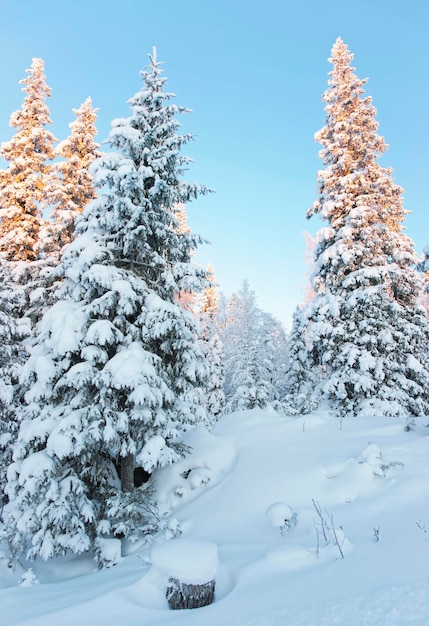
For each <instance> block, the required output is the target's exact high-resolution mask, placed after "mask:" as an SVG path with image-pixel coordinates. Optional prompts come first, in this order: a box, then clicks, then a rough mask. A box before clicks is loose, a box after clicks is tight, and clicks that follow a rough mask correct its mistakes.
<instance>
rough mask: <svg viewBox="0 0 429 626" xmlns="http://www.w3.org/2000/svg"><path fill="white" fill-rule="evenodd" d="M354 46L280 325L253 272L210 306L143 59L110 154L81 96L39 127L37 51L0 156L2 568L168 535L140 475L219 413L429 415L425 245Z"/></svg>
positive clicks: (346, 56)
mask: <svg viewBox="0 0 429 626" xmlns="http://www.w3.org/2000/svg"><path fill="white" fill-rule="evenodd" d="M352 59H353V55H352V54H351V53H350V51H349V49H348V47H347V45H346V44H345V43H344V42H343V41H342V40H341V39H340V38H338V39H337V41H336V42H335V44H334V46H333V48H332V52H331V58H330V62H331V64H332V70H331V72H330V74H329V80H328V88H327V90H326V92H325V93H324V96H323V101H324V103H325V125H324V126H323V128H321V129H320V130H319V131H318V133H317V135H316V137H317V141H318V142H319V144H320V145H321V150H320V159H321V162H322V169H321V170H320V171H319V173H318V180H317V184H318V196H317V198H316V200H315V202H314V204H313V206H312V207H311V208H310V209H309V211H308V214H307V217H308V218H309V219H311V218H313V217H319V218H320V219H321V220H323V222H324V226H323V227H322V228H321V229H320V230H319V231H318V233H317V237H316V240H315V247H314V250H313V259H312V275H311V288H310V289H309V290H308V293H307V295H306V297H305V300H304V301H303V302H297V303H296V305H297V306H296V311H295V314H294V318H293V326H292V330H291V332H290V333H287V332H286V331H285V329H284V327H283V326H282V324H281V323H280V322H279V321H278V320H277V319H276V318H275V317H273V316H272V315H271V314H270V313H269V312H266V311H264V310H262V309H261V308H260V307H259V306H258V303H257V296H256V294H255V293H254V292H253V291H252V289H251V286H250V285H249V283H248V282H247V281H244V282H243V284H242V285H241V286H240V287H239V288H238V289H237V291H236V292H235V293H233V294H232V295H231V296H230V297H228V298H226V297H225V296H224V295H223V294H222V293H221V291H220V290H219V287H218V285H217V283H216V275H215V273H216V268H212V267H208V268H202V267H199V266H198V265H197V264H196V263H195V262H194V255H195V252H196V250H197V248H198V246H199V245H201V244H202V243H203V241H204V239H203V236H200V235H199V234H195V233H193V232H192V231H191V229H190V228H189V226H188V224H187V214H186V206H187V205H188V203H190V202H192V201H197V200H198V197H199V196H202V195H205V194H207V193H210V189H209V188H208V187H205V186H201V185H197V184H194V183H191V182H188V181H187V180H186V178H185V176H187V173H188V168H190V159H189V158H188V157H187V156H186V155H185V154H184V153H183V149H184V148H185V146H186V144H187V143H188V142H189V141H190V140H191V139H192V136H191V135H188V134H180V123H179V121H178V119H179V117H180V116H181V115H183V114H186V113H187V109H186V108H185V107H182V106H178V105H176V104H175V103H174V96H173V94H171V93H169V92H168V91H167V89H166V82H167V81H166V78H165V76H164V75H163V70H162V68H161V63H160V62H159V61H158V59H157V56H156V50H155V49H154V50H153V52H152V54H150V55H149V64H148V66H147V67H146V68H145V69H144V70H143V71H142V72H141V79H142V85H141V87H140V89H139V90H138V91H137V92H136V94H135V95H134V96H132V97H131V98H130V100H129V101H128V102H129V105H130V109H131V112H130V116H129V117H127V118H123V119H122V118H121V119H115V120H114V121H113V122H112V128H111V131H110V134H109V138H108V145H109V146H110V150H109V151H106V152H102V151H101V150H100V145H98V144H97V143H96V140H95V136H96V134H97V130H96V121H97V109H95V108H94V107H93V105H92V101H91V99H89V98H88V100H86V101H85V102H84V103H83V104H82V105H81V106H80V108H78V109H76V110H75V111H74V113H75V116H76V119H75V120H74V121H73V122H71V123H70V129H71V133H70V136H69V137H68V138H66V139H64V140H61V141H59V140H58V139H57V138H56V137H55V136H54V135H53V134H52V133H51V132H50V131H49V130H48V128H47V127H48V126H49V124H51V120H50V112H49V108H48V105H47V99H48V98H49V96H50V88H49V87H48V85H47V83H46V78H45V73H44V72H45V68H44V62H43V60H42V59H38V58H34V59H33V61H32V65H31V67H30V69H28V70H27V72H26V77H25V78H24V79H23V80H22V81H21V83H22V85H23V87H22V90H23V92H24V94H25V96H24V101H23V104H22V108H21V109H20V110H18V111H15V112H14V113H12V115H11V118H10V124H11V126H12V128H14V129H15V134H14V135H13V137H12V138H11V139H10V140H9V141H5V142H3V143H2V144H1V149H0V156H1V158H2V159H3V160H4V161H5V162H6V164H7V167H6V168H5V169H3V170H1V171H0V254H1V257H0V272H1V283H0V333H1V337H2V344H3V350H2V354H1V357H0V371H1V381H0V485H1V490H2V493H1V494H0V497H1V499H2V503H3V506H2V514H1V536H2V538H3V539H4V541H5V542H6V543H7V545H8V550H9V554H8V558H9V559H10V562H11V563H12V564H13V563H14V562H17V561H19V559H21V558H25V559H36V558H41V559H43V560H48V559H51V558H54V557H61V556H64V555H68V554H70V553H72V554H81V553H87V552H90V553H93V555H94V558H95V561H96V563H97V566H98V567H99V568H103V567H104V566H105V565H109V554H108V552H106V541H105V540H106V539H108V538H112V537H113V538H119V539H121V540H127V541H140V540H141V539H142V538H146V537H147V538H149V537H152V536H154V535H155V534H156V533H158V532H159V531H160V529H163V530H165V528H166V527H167V526H168V524H169V522H168V520H167V519H166V517H165V516H163V515H162V514H161V513H159V510H158V509H157V506H156V504H157V503H156V500H155V495H154V494H155V489H154V480H153V477H154V475H155V474H156V472H157V470H160V469H162V468H166V467H168V466H170V465H173V464H176V463H179V462H180V461H181V460H182V459H183V458H186V455H188V454H189V451H190V449H189V446H188V445H187V444H186V443H185V442H184V441H183V435H184V433H186V432H188V431H190V430H191V429H192V428H193V427H195V426H204V427H206V428H207V429H208V431H210V430H211V429H212V428H213V427H214V425H215V424H216V422H217V421H218V420H219V419H220V418H221V417H222V416H225V415H227V414H230V413H232V412H236V411H247V410H249V409H255V408H259V409H269V410H272V411H274V412H276V414H278V415H280V416H281V417H283V418H284V419H294V418H297V417H299V416H303V415H307V414H309V413H311V412H312V411H314V410H316V409H317V408H318V407H319V406H325V404H326V405H327V406H328V407H329V410H330V411H331V412H332V414H333V415H335V416H336V418H337V419H340V420H343V419H366V418H372V417H374V418H377V417H383V416H384V417H396V418H398V420H401V423H402V424H403V428H404V429H406V430H408V431H410V430H413V429H414V428H415V427H416V423H418V420H419V418H421V417H423V416H427V415H428V414H429V353H428V346H429V320H428V311H429V306H428V296H427V294H428V292H429V246H428V247H427V248H426V249H425V251H424V256H423V258H421V259H419V258H418V256H417V255H416V253H415V251H414V245H413V242H412V240H411V239H410V238H409V237H408V236H407V235H406V234H405V233H404V221H405V217H406V211H405V210H404V206H403V190H402V189H401V187H400V186H399V185H397V184H396V183H394V181H393V176H392V169H391V168H386V167H382V166H381V165H380V163H379V158H380V157H381V155H383V154H384V153H385V151H386V143H385V141H384V139H383V138H382V137H381V136H380V135H379V134H378V132H377V130H378V122H377V121H376V109H375V107H374V105H373V104H372V100H371V97H369V96H367V95H366V94H365V90H364V86H365V83H366V80H362V79H359V78H358V77H357V75H356V73H355V68H354V67H353V66H352ZM208 183H209V181H208ZM205 235H206V233H204V236H205ZM207 235H208V236H209V235H210V233H207ZM170 531H171V536H174V534H175V531H174V528H170Z"/></svg>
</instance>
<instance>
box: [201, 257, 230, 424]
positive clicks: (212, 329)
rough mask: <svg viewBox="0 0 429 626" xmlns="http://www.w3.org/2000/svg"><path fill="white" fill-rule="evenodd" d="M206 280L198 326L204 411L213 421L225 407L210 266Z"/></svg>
mask: <svg viewBox="0 0 429 626" xmlns="http://www.w3.org/2000/svg"><path fill="white" fill-rule="evenodd" d="M207 278H208V280H209V281H210V284H209V286H208V287H206V288H205V289H204V290H203V291H202V293H201V298H200V312H199V326H200V335H201V339H200V341H201V348H202V350H203V352H204V354H205V357H206V363H207V367H208V382H207V388H206V409H207V413H208V414H209V416H211V417H212V418H213V420H215V419H216V418H217V417H219V415H220V414H221V412H222V410H223V408H224V405H225V393H224V389H223V387H224V373H223V358H222V352H223V350H222V342H221V340H220V336H219V329H218V326H217V314H218V294H217V285H216V279H215V276H214V272H213V268H212V267H211V265H209V266H208V267H207Z"/></svg>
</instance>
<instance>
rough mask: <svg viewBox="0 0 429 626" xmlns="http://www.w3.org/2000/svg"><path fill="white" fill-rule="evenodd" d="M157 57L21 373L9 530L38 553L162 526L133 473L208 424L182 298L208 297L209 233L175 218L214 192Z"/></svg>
mask: <svg viewBox="0 0 429 626" xmlns="http://www.w3.org/2000/svg"><path fill="white" fill-rule="evenodd" d="M150 61H151V64H150V66H149V67H148V68H147V69H146V70H145V71H143V72H142V78H143V83H144V84H143V86H142V88H141V90H140V91H138V92H137V94H136V95H135V96H134V97H133V98H131V99H130V100H129V104H130V106H131V115H130V117H128V118H126V119H117V120H114V121H113V123H112V125H113V128H112V130H111V132H110V135H109V138H108V143H109V144H110V145H111V147H112V148H113V150H114V151H112V152H109V153H107V154H105V155H104V156H102V157H101V158H100V159H98V160H96V161H95V162H94V164H93V166H92V169H91V172H92V174H93V176H94V181H95V182H96V184H97V185H100V186H102V187H103V190H102V193H100V195H99V197H98V198H97V199H95V200H93V201H92V202H91V203H90V204H89V205H88V206H87V207H86V209H85V210H84V213H83V216H82V218H80V219H79V221H78V225H77V236H76V238H75V240H74V241H73V242H72V243H71V244H70V245H69V246H68V247H67V248H66V250H65V252H64V254H63V258H62V264H61V267H62V270H63V274H64V282H63V283H62V286H61V288H60V290H59V293H58V296H57V300H58V301H57V302H56V303H55V304H54V305H53V306H52V307H51V308H50V309H49V310H48V311H47V312H46V314H45V315H44V317H43V320H42V322H41V324H40V335H39V338H38V343H37V345H36V347H35V348H34V350H33V353H32V355H31V357H30V359H29V361H28V363H27V364H26V368H25V372H24V375H25V377H26V379H27V380H28V381H29V383H30V388H29V391H28V392H27V395H26V400H27V403H28V406H27V409H26V413H25V415H24V418H23V420H22V423H21V427H20V431H19V437H18V442H17V444H16V446H15V449H14V461H15V462H14V464H13V465H12V466H11V468H10V469H9V475H8V479H9V482H8V495H9V498H10V500H11V503H10V505H9V529H8V532H9V538H10V543H11V546H12V548H13V549H14V550H23V549H24V550H25V549H26V547H28V550H27V556H28V557H30V558H34V557H37V556H41V557H43V558H44V559H47V558H49V557H52V556H54V555H59V554H63V553H65V552H67V551H72V552H75V553H79V552H83V551H86V550H88V549H90V548H91V547H93V546H95V547H97V545H98V546H102V544H103V538H104V537H106V536H109V535H112V534H113V535H118V534H121V535H124V536H125V537H127V538H129V539H132V538H133V537H135V536H136V535H137V534H144V533H145V532H148V531H151V530H153V517H150V518H148V515H147V512H148V508H147V505H148V497H149V496H148V490H147V489H145V486H143V487H140V488H135V487H134V484H133V470H134V467H135V466H140V467H142V468H143V469H144V470H145V471H146V472H148V473H151V472H153V470H155V469H156V468H158V467H161V466H164V465H167V464H169V463H172V462H174V461H175V460H176V459H178V458H180V456H181V455H182V454H183V453H184V451H185V450H184V448H183V446H182V445H181V444H180V435H181V433H183V431H184V430H185V429H187V428H188V427H190V426H192V425H193V424H195V423H198V422H201V421H202V420H205V418H206V415H205V411H204V410H203V409H202V408H201V407H200V406H199V404H198V402H199V399H200V393H199V391H200V388H201V387H202V386H204V385H205V383H206V375H207V373H206V367H205V362H204V356H203V354H202V352H201V350H200V348H199V346H198V343H197V336H196V335H197V333H196V326H195V320H194V317H193V315H192V314H191V313H189V312H188V311H186V310H184V309H183V308H182V307H181V306H180V304H178V303H177V302H175V294H177V293H179V292H180V291H182V290H188V291H196V292H197V291H199V290H200V289H201V288H202V287H203V286H204V285H205V272H204V271H203V270H202V269H199V268H197V267H196V266H195V265H194V264H193V263H191V261H190V257H191V251H192V250H193V249H194V248H195V247H196V246H197V243H198V238H197V237H195V236H193V235H192V234H191V233H189V232H188V233H180V232H179V229H178V227H177V226H178V225H177V220H176V217H175V212H174V211H175V209H174V207H175V205H176V204H177V203H180V202H182V203H186V202H189V201H190V200H192V199H193V198H196V197H197V195H198V194H199V193H205V192H206V189H205V188H203V187H200V186H199V185H195V184H191V183H188V182H186V181H185V180H184V179H183V172H184V169H185V167H186V165H187V163H188V158H187V157H185V156H182V155H181V149H182V146H183V145H184V144H186V143H187V142H188V141H189V139H190V138H191V136H190V135H179V134H178V128H179V126H180V124H179V122H178V120H177V119H176V116H177V114H180V113H184V112H185V111H186V109H184V108H183V107H179V106H177V105H175V104H172V103H170V100H171V98H172V97H173V94H170V93H166V92H165V91H164V85H165V81H166V79H165V78H163V77H162V70H161V68H160V64H159V63H158V62H157V60H156V57H155V54H154V55H153V56H151V57H150ZM115 464H117V465H120V467H121V471H120V474H121V476H120V478H121V485H118V483H117V480H115V478H114V467H115ZM149 510H150V507H149ZM27 544H28V545H27ZM100 558H101V559H102V555H101V557H100Z"/></svg>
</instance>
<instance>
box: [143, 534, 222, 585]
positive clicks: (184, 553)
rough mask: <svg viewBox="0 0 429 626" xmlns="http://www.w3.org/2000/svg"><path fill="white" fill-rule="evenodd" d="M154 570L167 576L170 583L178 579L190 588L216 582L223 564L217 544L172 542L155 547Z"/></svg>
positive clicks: (152, 559)
mask: <svg viewBox="0 0 429 626" xmlns="http://www.w3.org/2000/svg"><path fill="white" fill-rule="evenodd" d="M151 561H152V567H154V568H155V569H157V570H158V571H159V572H160V573H161V574H164V575H165V577H166V581H167V582H168V579H169V578H170V577H172V578H177V579H178V580H179V581H180V582H182V583H186V584H188V585H204V584H205V583H207V582H210V581H211V580H213V579H214V578H215V576H216V571H217V568H218V565H219V559H218V551H217V545H216V544H215V543H212V542H210V541H195V540H193V541H191V540H188V539H182V538H179V539H172V540H171V541H167V542H165V543H162V544H160V545H157V546H155V547H154V548H153V549H152V552H151Z"/></svg>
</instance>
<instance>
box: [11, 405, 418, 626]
mask: <svg viewBox="0 0 429 626" xmlns="http://www.w3.org/2000/svg"><path fill="white" fill-rule="evenodd" d="M428 422H429V420H422V421H421V422H420V423H419V424H418V425H417V427H416V430H415V431H411V432H404V429H403V426H404V422H403V421H402V420H398V419H395V418H368V419H363V418H362V419H344V420H342V421H340V420H336V419H335V417H333V416H332V415H330V414H329V413H328V411H324V410H319V411H318V412H316V413H314V414H311V415H306V416H304V417H300V418H287V419H285V418H282V417H280V416H279V415H277V414H276V413H274V412H269V411H261V410H254V411H242V412H238V413H233V414H231V415H228V416H225V417H224V418H222V419H221V420H220V422H219V423H218V424H217V425H216V427H215V428H214V430H213V432H212V433H207V431H205V430H204V429H203V428H201V427H198V428H195V429H193V430H192V431H190V432H189V433H188V434H187V437H186V438H185V441H187V442H188V443H190V444H191V445H192V447H193V452H192V454H191V455H190V456H189V457H188V458H186V459H185V460H183V461H181V462H179V463H177V464H176V465H174V466H170V467H168V468H164V469H162V470H160V471H158V474H157V478H158V480H157V491H158V501H159V503H160V507H161V509H163V510H170V516H171V518H172V519H173V518H174V519H177V520H178V522H179V524H180V527H181V530H182V535H181V537H180V538H178V539H172V540H171V541H170V542H169V543H170V544H171V549H170V550H168V551H164V550H163V549H160V548H159V547H154V546H153V545H152V546H138V547H136V546H134V547H129V548H128V554H127V556H126V557H124V558H122V559H121V560H120V562H119V564H118V565H116V566H115V567H111V568H109V569H104V570H102V571H94V568H95V565H94V561H93V560H92V559H91V558H90V557H89V556H80V557H73V558H70V559H67V558H65V559H56V560H54V561H50V562H46V563H45V562H39V561H37V562H35V563H25V564H23V567H22V569H21V570H19V571H18V569H17V570H15V571H14V572H12V571H10V570H9V569H8V568H7V560H6V559H4V558H2V559H0V585H1V587H2V589H1V590H0V594H1V595H0V602H1V607H2V610H1V614H2V624H4V625H5V626H12V625H13V624H14V625H15V624H17V625H18V624H26V625H28V626H30V625H33V626H36V625H37V626H42V625H43V626H51V625H52V626H53V625H55V626H58V624H61V626H76V624H79V625H81V626H86V625H88V626H90V625H91V626H106V625H109V624H112V625H113V624H115V625H116V626H122V625H124V626H125V625H127V626H134V625H135V626H137V625H139V626H140V625H141V624H150V625H151V626H157V625H162V626H163V625H168V624H173V623H174V624H175V625H179V626H180V625H181V624H184V625H185V624H186V626H200V625H201V624H202V623H204V624H205V626H223V625H225V626H226V625H228V626H244V625H245V626H278V625H279V624H285V625H286V624H291V625H293V626H311V625H318V626H319V625H320V626H332V625H334V624H341V625H342V626H365V625H370V624H377V626H402V625H404V624H413V625H421V626H423V625H424V626H426V625H427V624H428V623H429V570H428V563H429V500H428V497H427V490H428V485H429V463H428V458H429V449H428V446H429V428H427V427H426V424H427V423H428ZM285 519H287V520H289V523H285ZM291 520H292V521H291ZM175 541H176V542H179V543H178V544H177V545H176V546H175V545H174V544H173V543H172V542H175ZM200 542H201V543H200ZM198 545H200V546H202V547H203V548H204V549H203V550H202V552H201V553H198V552H197V551H196V547H198ZM216 547H217V550H216ZM187 548H189V550H190V551H191V552H192V553H191V554H189V567H188V568H187V566H186V563H181V564H180V568H179V569H180V571H181V572H182V573H183V572H184V575H185V576H186V575H187V572H188V573H189V574H190V575H192V576H195V573H199V572H203V573H204V574H206V573H213V572H214V571H216V570H217V571H216V600H215V602H214V604H212V605H211V606H208V607H204V608H200V609H194V610H191V611H190V610H184V611H174V612H173V611H169V610H168V606H167V601H166V598H165V576H164V573H163V570H164V569H165V567H166V563H165V560H166V559H168V552H170V553H171V554H172V555H173V556H172V559H173V563H172V565H173V566H175V565H177V562H176V563H175V561H177V559H178V558H179V556H180V558H181V555H182V554H183V551H185V552H186V550H187ZM152 551H154V552H153V553H154V555H155V559H154V560H155V563H154V564H152V563H151V561H150V559H151V554H152ZM203 554H204V555H205V558H206V559H208V562H206V563H204V562H202V561H203V557H202V555H203ZM217 559H218V561H219V564H218V565H217ZM199 560H200V562H199ZM160 564H161V565H160ZM161 566H162V567H161ZM29 568H33V571H32V572H30V571H29ZM20 581H21V583H20V584H19V582H20ZM34 583H38V584H34Z"/></svg>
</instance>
